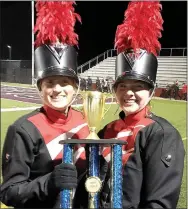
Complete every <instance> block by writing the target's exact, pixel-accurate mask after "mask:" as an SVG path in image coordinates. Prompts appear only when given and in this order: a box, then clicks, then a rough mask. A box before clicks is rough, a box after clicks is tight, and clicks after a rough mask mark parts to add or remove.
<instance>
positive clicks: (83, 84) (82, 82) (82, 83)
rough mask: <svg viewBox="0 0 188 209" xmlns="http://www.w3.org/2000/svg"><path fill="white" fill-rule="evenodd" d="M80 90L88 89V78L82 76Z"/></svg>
mask: <svg viewBox="0 0 188 209" xmlns="http://www.w3.org/2000/svg"><path fill="white" fill-rule="evenodd" d="M80 90H81V91H86V79H85V78H80Z"/></svg>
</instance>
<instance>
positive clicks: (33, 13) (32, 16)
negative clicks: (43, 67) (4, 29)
mask: <svg viewBox="0 0 188 209" xmlns="http://www.w3.org/2000/svg"><path fill="white" fill-rule="evenodd" d="M34 17H35V2H34V0H32V1H31V25H32V27H31V28H32V31H31V34H32V43H31V50H32V75H31V76H32V81H31V82H32V86H34Z"/></svg>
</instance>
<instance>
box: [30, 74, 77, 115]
mask: <svg viewBox="0 0 188 209" xmlns="http://www.w3.org/2000/svg"><path fill="white" fill-rule="evenodd" d="M34 86H35V88H36V89H37V92H38V95H39V96H40V98H41V100H43V96H42V94H41V91H39V89H38V87H37V85H36V82H35V84H34ZM79 91H80V78H79V79H78V89H77V91H76V94H75V97H74V98H73V99H72V101H71V102H70V103H69V104H67V107H66V109H65V113H67V112H68V108H69V107H70V106H71V105H72V104H73V102H74V101H75V100H76V97H77V96H78V93H79Z"/></svg>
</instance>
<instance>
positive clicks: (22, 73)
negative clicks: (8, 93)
mask: <svg viewBox="0 0 188 209" xmlns="http://www.w3.org/2000/svg"><path fill="white" fill-rule="evenodd" d="M0 69H1V82H10V83H23V84H32V62H31V60H0Z"/></svg>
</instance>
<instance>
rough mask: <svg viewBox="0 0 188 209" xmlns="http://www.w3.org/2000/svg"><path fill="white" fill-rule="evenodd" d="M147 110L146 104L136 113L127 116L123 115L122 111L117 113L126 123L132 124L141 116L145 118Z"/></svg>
mask: <svg viewBox="0 0 188 209" xmlns="http://www.w3.org/2000/svg"><path fill="white" fill-rule="evenodd" d="M147 112H148V107H147V106H146V107H145V108H143V109H142V110H140V111H139V112H137V113H133V114H130V115H128V116H126V115H125V113H124V112H123V111H121V112H120V113H119V117H120V118H121V119H122V120H123V121H124V122H125V124H126V125H134V124H136V123H137V122H138V121H140V120H141V119H142V118H146V116H147Z"/></svg>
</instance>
